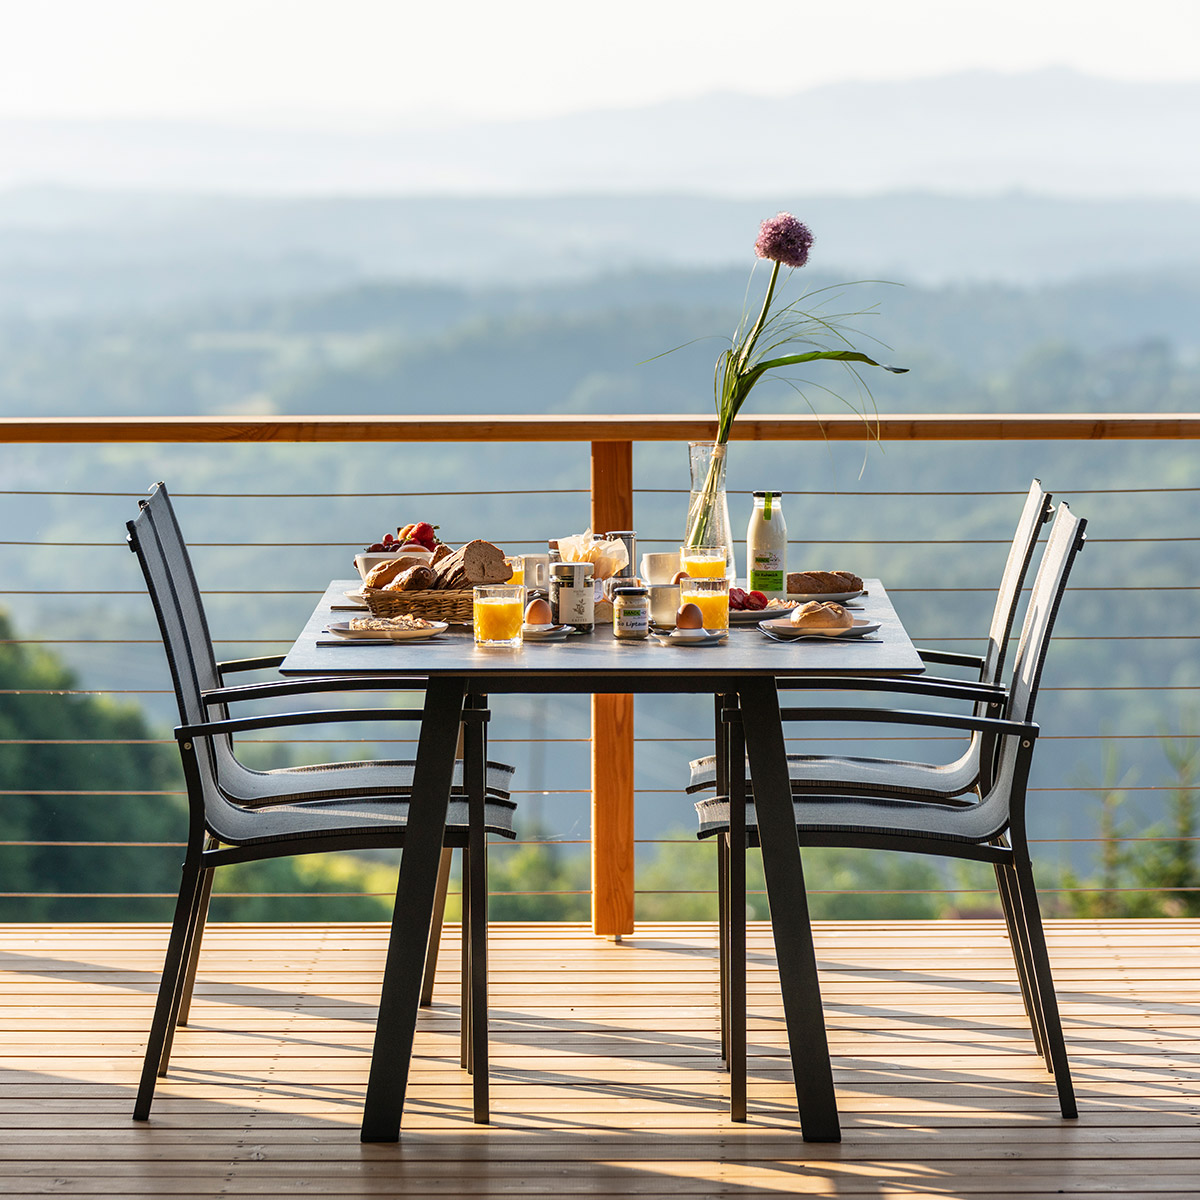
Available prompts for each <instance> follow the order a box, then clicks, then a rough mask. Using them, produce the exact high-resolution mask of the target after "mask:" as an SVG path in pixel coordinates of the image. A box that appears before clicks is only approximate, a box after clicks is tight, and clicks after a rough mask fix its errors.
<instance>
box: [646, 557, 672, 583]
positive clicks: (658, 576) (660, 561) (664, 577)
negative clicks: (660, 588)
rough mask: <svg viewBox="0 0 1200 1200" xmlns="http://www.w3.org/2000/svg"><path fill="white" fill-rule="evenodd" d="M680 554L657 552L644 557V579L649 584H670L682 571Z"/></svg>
mask: <svg viewBox="0 0 1200 1200" xmlns="http://www.w3.org/2000/svg"><path fill="white" fill-rule="evenodd" d="M679 564H680V558H679V555H678V554H672V553H670V552H669V551H668V552H666V553H662V552H659V551H655V552H652V553H647V554H643V555H642V578H643V579H644V580H645V581H646V582H647V583H670V582H671V580H672V579H674V578H675V576H676V575H677V574H678V573H679V571H680V569H681V568H680V565H679Z"/></svg>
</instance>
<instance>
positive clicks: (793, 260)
mask: <svg viewBox="0 0 1200 1200" xmlns="http://www.w3.org/2000/svg"><path fill="white" fill-rule="evenodd" d="M812 244H813V235H812V230H811V229H809V227H808V226H807V225H805V224H804V222H803V221H797V220H796V218H795V217H793V216H792V214H791V213H785V212H781V213H779V214H778V215H776V216H774V217H771V218H769V219H768V220H766V221H764V222H763V223H762V228H761V229H760V230H759V231H758V241H757V242H755V243H754V253H755V254H757V255H758V257H759V258H769V259H771V261H772V262H780V263H783V265H784V266H785V267H802V266H804V264H805V263H806V262H808V251H809V248H810V247H811V246H812Z"/></svg>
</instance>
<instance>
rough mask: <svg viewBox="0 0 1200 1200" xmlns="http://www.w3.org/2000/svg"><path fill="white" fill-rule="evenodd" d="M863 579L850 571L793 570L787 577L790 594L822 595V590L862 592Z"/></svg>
mask: <svg viewBox="0 0 1200 1200" xmlns="http://www.w3.org/2000/svg"><path fill="white" fill-rule="evenodd" d="M862 586H863V581H862V580H861V579H860V578H859V577H858V576H857V575H854V574H851V572H849V571H792V572H790V573H789V575H788V577H787V590H788V594H789V595H792V596H810V595H820V594H821V593H822V592H861V591H862Z"/></svg>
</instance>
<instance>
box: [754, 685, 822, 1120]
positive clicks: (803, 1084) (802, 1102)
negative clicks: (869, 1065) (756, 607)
mask: <svg viewBox="0 0 1200 1200" xmlns="http://www.w3.org/2000/svg"><path fill="white" fill-rule="evenodd" d="M738 690H739V692H740V694H741V699H742V716H743V719H744V728H745V736H746V752H747V754H748V756H749V758H750V777H751V778H752V779H753V780H754V806H755V810H756V812H757V815H758V831H759V840H760V842H761V844H762V858H763V874H764V875H765V877H766V884H767V901H768V903H769V904H770V908H771V930H772V933H773V935H774V938H775V956H776V958H777V960H778V962H779V982H780V986H781V988H782V991H783V1011H784V1018H785V1020H786V1021H787V1031H788V1047H789V1050H790V1052H791V1058H792V1074H793V1076H794V1077H795V1081H796V1100H797V1102H798V1103H799V1106H800V1127H801V1130H802V1131H803V1134H804V1140H805V1141H806V1142H840V1141H841V1140H842V1134H841V1129H840V1128H839V1126H838V1113H837V1101H836V1099H835V1097H834V1092H833V1070H832V1068H831V1066H830V1063H829V1042H828V1040H827V1039H826V1036H825V1016H824V1013H823V1012H822V1010H821V991H820V985H819V982H818V979H817V959H816V952H815V950H814V948H813V939H812V926H811V925H810V923H809V917H808V897H807V895H806V894H805V890H804V868H803V866H802V865H801V862H800V843H799V839H798V838H797V836H796V818H795V814H794V810H793V808H792V792H791V786H790V784H789V782H788V771H787V751H786V747H785V744H784V740H783V724H782V722H781V720H780V716H779V694H778V692H777V690H776V687H775V683H774V681H773V680H770V679H753V678H751V679H746V680H745V681H744V682H743V683H742V685H741V686H740V688H739V689H738ZM737 852H738V850H737V847H735V848H734V853H737Z"/></svg>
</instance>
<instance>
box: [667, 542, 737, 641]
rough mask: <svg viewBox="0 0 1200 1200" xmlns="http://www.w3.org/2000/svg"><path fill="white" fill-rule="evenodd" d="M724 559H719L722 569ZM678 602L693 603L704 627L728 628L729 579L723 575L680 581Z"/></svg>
mask: <svg viewBox="0 0 1200 1200" xmlns="http://www.w3.org/2000/svg"><path fill="white" fill-rule="evenodd" d="M724 567H725V559H724V558H723V557H722V559H721V569H722V570H724ZM679 603H680V605H681V606H682V605H684V604H694V605H695V606H696V607H697V608H698V609H699V610H700V614H701V616H702V617H703V618H704V628H705V629H709V630H714V629H716V630H720V629H728V628H729V580H728V579H726V578H725V576H724V575H722V576H721V578H720V579H713V578H708V579H706V578H704V577H703V576H701V577H700V578H695V577H693V578H691V579H684V580H681V581H680V584H679Z"/></svg>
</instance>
